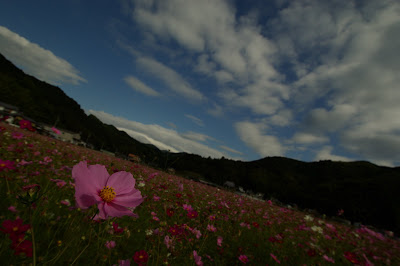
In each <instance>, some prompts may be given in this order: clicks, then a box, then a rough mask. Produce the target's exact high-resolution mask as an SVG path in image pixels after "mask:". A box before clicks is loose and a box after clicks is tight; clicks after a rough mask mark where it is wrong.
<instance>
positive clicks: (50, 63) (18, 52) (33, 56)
mask: <svg viewBox="0 0 400 266" xmlns="http://www.w3.org/2000/svg"><path fill="white" fill-rule="evenodd" d="M0 51H1V53H2V54H3V55H4V56H5V57H6V58H7V59H8V60H10V61H12V62H13V63H14V64H16V65H18V66H20V67H22V68H23V69H24V71H26V73H28V74H30V75H33V76H35V77H36V78H38V79H40V80H43V81H46V82H48V83H52V84H57V85H59V84H60V83H71V84H74V85H78V84H79V83H80V82H87V81H86V80H85V79H84V78H83V77H81V76H80V74H79V71H78V70H76V69H75V68H74V67H73V66H72V65H71V64H70V63H68V62H67V61H66V60H64V59H62V58H60V57H58V56H56V55H54V54H53V53H52V52H51V51H49V50H46V49H44V48H42V47H40V46H39V45H38V44H35V43H32V42H30V41H29V40H27V39H25V38H24V37H22V36H20V35H18V34H17V33H15V32H12V31H10V30H9V29H7V28H6V27H3V26H0Z"/></svg>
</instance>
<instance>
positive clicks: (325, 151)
mask: <svg viewBox="0 0 400 266" xmlns="http://www.w3.org/2000/svg"><path fill="white" fill-rule="evenodd" d="M332 150H333V147H332V146H324V147H323V148H322V149H321V150H320V151H319V152H318V153H317V155H316V156H315V160H316V161H320V160H321V161H322V160H332V161H341V162H348V161H352V160H351V159H349V158H347V157H344V156H338V155H333V154H332Z"/></svg>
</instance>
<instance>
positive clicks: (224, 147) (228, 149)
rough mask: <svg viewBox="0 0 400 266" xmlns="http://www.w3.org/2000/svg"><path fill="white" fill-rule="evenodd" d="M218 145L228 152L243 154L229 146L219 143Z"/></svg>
mask: <svg viewBox="0 0 400 266" xmlns="http://www.w3.org/2000/svg"><path fill="white" fill-rule="evenodd" d="M219 147H220V148H221V149H224V150H226V151H229V152H231V153H236V154H240V155H243V153H242V152H240V151H237V150H235V149H232V148H229V147H227V146H224V145H221V146H219Z"/></svg>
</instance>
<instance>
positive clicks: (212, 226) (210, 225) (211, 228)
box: [207, 224, 217, 232]
mask: <svg viewBox="0 0 400 266" xmlns="http://www.w3.org/2000/svg"><path fill="white" fill-rule="evenodd" d="M207 230H208V231H210V232H217V228H216V227H215V226H214V225H212V224H209V225H207Z"/></svg>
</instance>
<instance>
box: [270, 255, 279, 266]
mask: <svg viewBox="0 0 400 266" xmlns="http://www.w3.org/2000/svg"><path fill="white" fill-rule="evenodd" d="M269 255H270V256H271V257H272V258H273V259H274V261H276V262H277V263H279V264H280V263H281V262H280V260H278V258H277V257H276V256H275V255H274V254H272V253H270V254H269Z"/></svg>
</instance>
